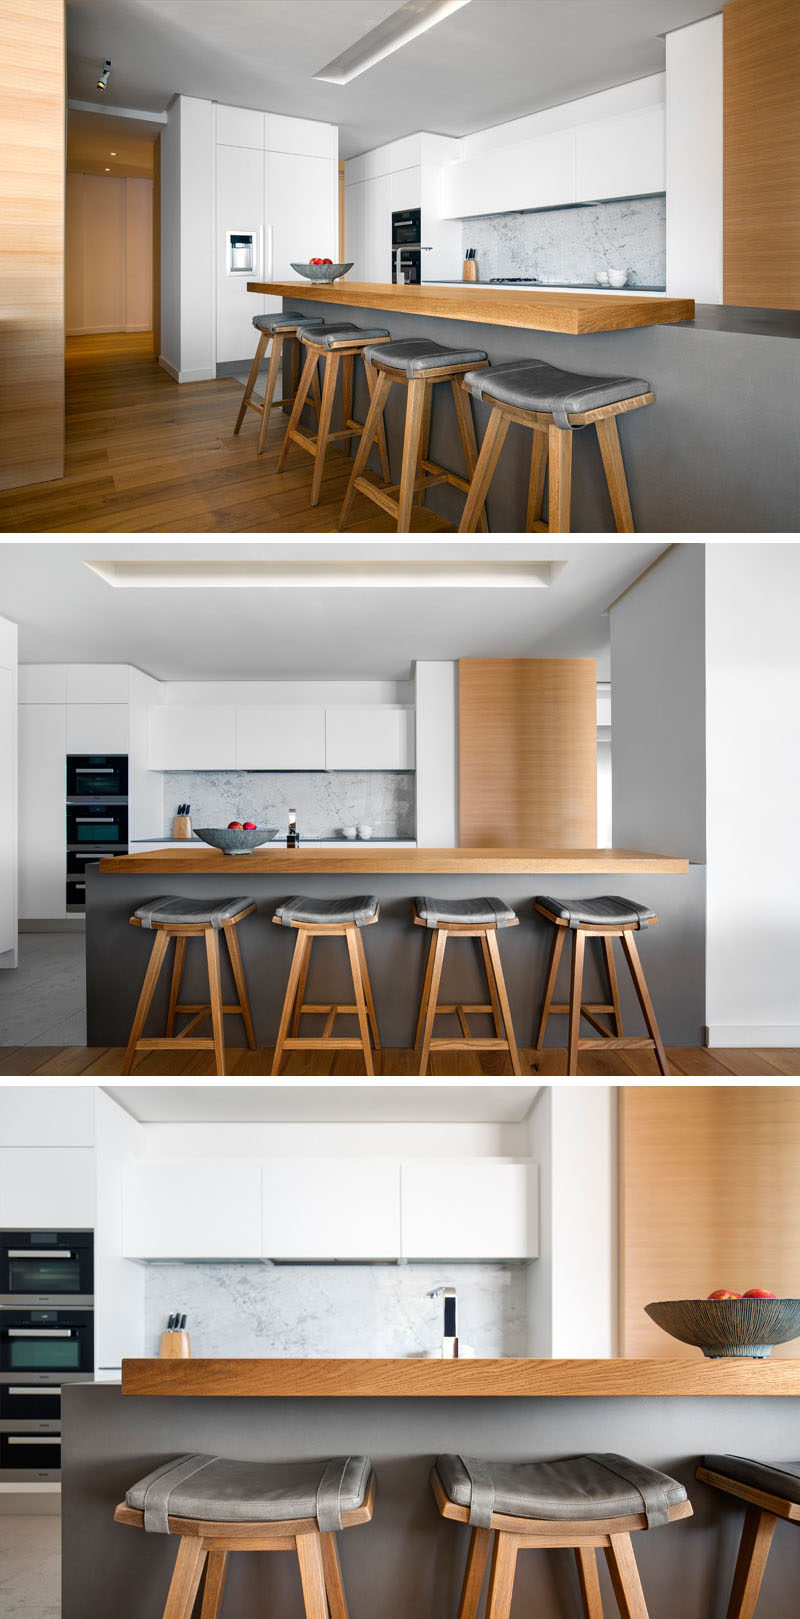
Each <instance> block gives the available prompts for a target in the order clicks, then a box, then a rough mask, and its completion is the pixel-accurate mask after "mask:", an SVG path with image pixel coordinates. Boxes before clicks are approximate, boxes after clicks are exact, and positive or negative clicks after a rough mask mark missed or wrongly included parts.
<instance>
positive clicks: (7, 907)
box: [0, 618, 18, 968]
mask: <svg viewBox="0 0 800 1619" xmlns="http://www.w3.org/2000/svg"><path fill="white" fill-rule="evenodd" d="M0 759H2V760H3V768H2V770H0V968H2V967H16V965H17V869H18V856H17V626H16V624H12V623H11V621H10V619H7V618H0Z"/></svg>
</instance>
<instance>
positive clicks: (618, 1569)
mask: <svg viewBox="0 0 800 1619" xmlns="http://www.w3.org/2000/svg"><path fill="white" fill-rule="evenodd" d="M605 1551H606V1562H607V1563H608V1572H609V1574H610V1575H611V1584H612V1585H613V1587H614V1595H615V1597H616V1599H617V1607H618V1608H619V1611H620V1619H648V1614H647V1604H646V1602H645V1600H644V1592H643V1590H642V1582H641V1580H640V1579H639V1570H638V1568H637V1567H636V1558H635V1556H634V1552H633V1546H632V1545H631V1537H630V1535H609V1537H608V1545H607V1546H606V1549H605Z"/></svg>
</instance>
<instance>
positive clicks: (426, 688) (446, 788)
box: [415, 662, 458, 849]
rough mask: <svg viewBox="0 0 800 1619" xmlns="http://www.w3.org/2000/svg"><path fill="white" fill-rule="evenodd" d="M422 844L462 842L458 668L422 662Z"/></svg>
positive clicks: (419, 771)
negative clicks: (459, 788) (460, 839)
mask: <svg viewBox="0 0 800 1619" xmlns="http://www.w3.org/2000/svg"><path fill="white" fill-rule="evenodd" d="M415 680H416V699H417V779H416V787H417V846H418V847H419V848H428V849H452V848H455V846H456V844H457V843H458V665H457V664H455V663H445V662H441V663H429V662H425V663H418V664H417V665H416V670H415Z"/></svg>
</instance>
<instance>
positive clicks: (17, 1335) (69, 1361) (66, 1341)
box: [0, 1327, 83, 1372]
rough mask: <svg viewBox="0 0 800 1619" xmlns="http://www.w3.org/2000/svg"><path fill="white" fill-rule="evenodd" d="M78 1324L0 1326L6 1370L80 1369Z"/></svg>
mask: <svg viewBox="0 0 800 1619" xmlns="http://www.w3.org/2000/svg"><path fill="white" fill-rule="evenodd" d="M82 1330H83V1329H82V1328H81V1327H4V1328H2V1330H0V1339H1V1340H2V1343H3V1351H4V1353H3V1367H4V1370H5V1371H7V1372H80V1371H82V1370H83V1368H82V1365H81V1332H82Z"/></svg>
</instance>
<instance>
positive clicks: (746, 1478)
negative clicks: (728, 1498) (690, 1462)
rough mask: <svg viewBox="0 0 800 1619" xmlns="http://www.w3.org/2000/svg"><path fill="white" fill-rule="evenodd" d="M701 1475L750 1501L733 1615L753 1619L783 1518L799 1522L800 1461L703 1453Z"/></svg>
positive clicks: (716, 1486) (730, 1614)
mask: <svg viewBox="0 0 800 1619" xmlns="http://www.w3.org/2000/svg"><path fill="white" fill-rule="evenodd" d="M697 1477H698V1478H699V1479H702V1481H703V1483H704V1484H711V1485H713V1487H714V1489H715V1490H724V1491H725V1492H726V1494H728V1495H735V1496H737V1497H738V1498H739V1500H740V1501H746V1502H747V1510H746V1512H745V1515H744V1527H743V1529H742V1539H741V1543H740V1546H739V1556H738V1558H737V1561H736V1569H735V1572H734V1576H733V1587H732V1589H731V1597H730V1602H729V1604H728V1619H753V1615H754V1613H755V1611H756V1606H757V1604H758V1596H759V1592H760V1590H761V1582H762V1580H763V1578H764V1570H765V1569H766V1566H767V1558H768V1557H769V1552H770V1547H771V1545H772V1537H773V1535H774V1533H775V1529H776V1527H777V1524H778V1520H779V1519H780V1518H784V1519H785V1520H786V1522H787V1523H800V1462H781V1463H780V1465H776V1464H775V1463H771V1462H757V1461H751V1459H750V1458H749V1457H747V1456H704V1458H703V1464H702V1466H701V1467H698V1469H697Z"/></svg>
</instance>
